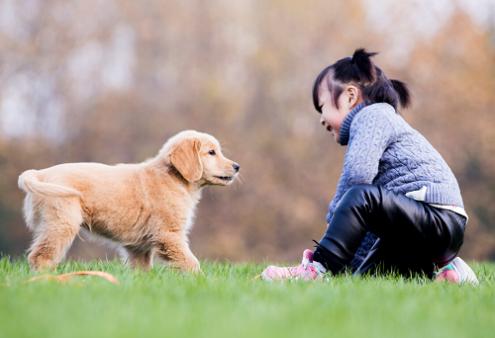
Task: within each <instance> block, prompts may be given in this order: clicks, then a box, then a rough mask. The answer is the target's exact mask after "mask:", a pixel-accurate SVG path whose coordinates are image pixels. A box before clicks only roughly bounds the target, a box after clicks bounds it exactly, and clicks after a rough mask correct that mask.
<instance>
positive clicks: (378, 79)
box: [313, 48, 411, 113]
mask: <svg viewBox="0 0 495 338" xmlns="http://www.w3.org/2000/svg"><path fill="white" fill-rule="evenodd" d="M376 54H377V53H368V52H367V51H366V50H365V49H363V48H360V49H356V51H355V52H354V54H353V55H352V57H346V58H343V59H340V60H338V61H337V62H335V63H334V64H332V65H330V66H327V67H326V68H324V69H323V70H322V71H321V72H320V74H318V76H317V77H316V80H315V82H314V84H313V104H314V106H315V109H316V110H317V111H318V112H320V113H321V105H320V102H319V101H320V100H319V95H318V94H319V93H318V91H319V89H320V85H321V84H322V82H323V81H326V85H327V88H328V90H329V91H330V93H331V95H332V101H333V104H334V105H335V107H337V108H338V106H339V105H338V98H339V96H340V94H341V93H342V90H343V85H344V84H347V83H353V84H355V85H357V86H359V88H360V89H361V93H362V95H363V99H364V100H365V102H367V103H368V104H371V103H377V102H386V103H389V104H390V105H392V106H393V107H394V108H395V109H396V110H397V106H398V105H399V104H400V105H401V107H403V108H406V107H408V106H409V105H410V103H411V95H410V93H409V89H407V85H406V84H405V83H404V82H401V81H399V80H389V79H388V78H387V77H386V76H385V73H384V72H383V71H382V70H381V69H380V68H379V67H378V66H376V65H375V64H374V63H373V62H372V61H371V57H373V56H375V55H376Z"/></svg>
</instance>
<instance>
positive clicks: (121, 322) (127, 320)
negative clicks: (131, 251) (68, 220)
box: [0, 258, 495, 338]
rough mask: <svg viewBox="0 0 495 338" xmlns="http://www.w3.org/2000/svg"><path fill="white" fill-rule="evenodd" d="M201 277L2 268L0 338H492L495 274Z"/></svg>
mask: <svg viewBox="0 0 495 338" xmlns="http://www.w3.org/2000/svg"><path fill="white" fill-rule="evenodd" d="M202 267H203V270H204V275H200V276H188V275H182V274H180V273H178V272H175V271H171V270H170V269H167V268H166V267H163V266H159V267H155V268H154V269H153V270H151V271H149V272H142V271H133V270H130V269H129V268H128V267H126V266H123V265H121V264H120V263H118V262H90V263H80V262H68V263H65V264H62V265H61V266H60V267H59V268H58V271H57V272H58V273H62V272H70V271H77V270H83V269H91V270H103V271H107V272H110V273H112V274H113V275H115V276H116V277H117V278H118V279H119V281H120V285H113V284H110V283H109V282H107V281H105V280H101V279H99V278H95V277H78V278H77V279H75V280H72V281H71V282H68V283H65V284H60V283H57V282H55V281H38V282H33V283H27V282H26V281H27V280H28V279H29V278H31V277H32V276H33V274H32V273H31V272H30V271H29V268H28V266H27V264H26V262H25V261H24V260H17V261H13V262H12V261H10V260H8V259H6V258H4V259H1V260H0V337H1V338H4V337H5V338H15V337H64V338H66V337H70V338H78V337H81V338H88V337H91V338H94V337H119V338H121V337H122V338H124V337H213V338H220V337H231V338H242V337H249V338H253V337H256V338H257V337H363V338H365V337H366V338H367V337H380V338H383V337H414V338H417V337H420V338H426V337H449V338H454V337H493V336H494V332H495V265H494V264H489V263H485V264H475V265H474V268H475V270H476V272H477V274H478V276H479V277H480V281H481V285H480V286H479V287H477V288H475V287H470V286H458V285H448V284H440V283H432V282H430V281H427V280H422V279H413V280H405V279H401V278H398V277H389V278H355V277H350V276H344V277H339V278H332V279H330V280H328V281H324V282H323V281H322V282H311V283H305V282H287V283H265V282H263V281H260V280H254V279H253V277H254V276H255V275H256V274H258V273H259V272H260V271H261V270H262V268H263V266H262V265H253V264H226V263H216V262H203V266H202Z"/></svg>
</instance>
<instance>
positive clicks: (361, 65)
mask: <svg viewBox="0 0 495 338" xmlns="http://www.w3.org/2000/svg"><path fill="white" fill-rule="evenodd" d="M376 54H377V53H368V52H367V51H366V50H365V49H364V48H359V49H356V51H355V52H354V54H353V55H352V59H351V63H352V64H354V65H356V67H357V69H358V70H359V73H360V74H359V75H360V76H359V77H360V78H363V77H364V79H363V80H366V81H368V82H375V79H376V71H375V65H374V64H373V62H371V57H373V56H375V55H376Z"/></svg>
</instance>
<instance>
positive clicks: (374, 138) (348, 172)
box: [327, 109, 394, 224]
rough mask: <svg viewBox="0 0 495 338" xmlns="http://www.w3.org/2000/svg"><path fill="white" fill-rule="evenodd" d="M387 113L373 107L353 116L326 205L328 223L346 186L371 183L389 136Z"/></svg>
mask: <svg viewBox="0 0 495 338" xmlns="http://www.w3.org/2000/svg"><path fill="white" fill-rule="evenodd" d="M389 115H390V112H388V111H384V110H375V109H373V110H366V111H362V112H361V113H360V114H358V115H356V117H355V118H354V121H353V122H352V124H351V129H350V136H349V145H348V148H347V152H346V154H345V157H344V166H343V170H342V173H341V175H340V179H339V182H338V184H337V190H336V193H335V195H334V197H333V199H332V201H331V202H330V206H329V208H328V214H327V223H328V224H330V221H331V219H332V217H333V213H334V212H335V209H336V207H337V205H338V203H339V201H340V200H341V198H342V196H343V195H344V194H345V193H346V192H347V190H348V189H349V188H350V187H352V186H353V185H356V184H372V183H373V180H374V179H375V177H376V175H377V174H378V167H379V164H380V159H381V157H382V155H383V153H384V152H385V149H386V148H387V147H388V145H389V144H390V143H391V142H392V139H393V134H394V131H393V125H392V123H391V121H390V116H389Z"/></svg>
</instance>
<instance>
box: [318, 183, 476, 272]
mask: <svg viewBox="0 0 495 338" xmlns="http://www.w3.org/2000/svg"><path fill="white" fill-rule="evenodd" d="M465 223H466V218H465V217H463V216H461V215H459V214H457V213H455V212H453V211H450V210H445V209H439V208H435V207H432V206H430V205H429V204H427V203H423V202H418V201H415V200H413V199H411V198H409V197H406V196H405V195H401V194H396V193H393V192H391V191H387V190H385V189H383V188H381V187H379V186H374V185H356V186H354V187H352V188H351V189H349V190H348V191H347V192H346V193H345V194H344V196H342V199H341V201H340V202H339V204H338V205H337V208H336V209H335V212H334V214H333V217H332V220H331V223H330V224H329V225H328V228H327V230H326V233H325V235H324V236H323V238H322V239H321V240H320V242H319V243H318V245H317V248H316V250H315V252H314V256H313V257H314V260H315V261H318V262H320V263H322V264H323V265H324V266H325V267H326V268H327V270H329V271H331V272H332V273H333V274H338V273H342V272H344V271H345V270H348V269H349V267H350V262H351V260H352V258H353V257H354V254H355V253H356V250H357V249H358V247H359V245H360V244H361V241H362V240H363V238H364V236H365V235H366V233H367V232H372V233H374V234H376V235H377V236H378V240H377V241H376V242H375V244H374V245H373V247H372V248H371V250H370V251H369V253H368V255H367V256H366V258H365V259H364V261H363V262H362V263H361V265H360V266H359V267H358V268H357V269H356V270H355V271H354V273H356V274H379V273H390V272H395V273H399V274H402V275H405V276H411V274H417V273H419V274H425V275H427V276H429V277H432V276H433V271H434V268H435V265H439V266H441V265H443V264H445V263H447V262H448V261H450V260H451V259H453V258H454V257H455V256H456V255H457V253H458V251H459V249H460V247H461V245H462V242H463V239H464V227H465Z"/></svg>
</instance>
